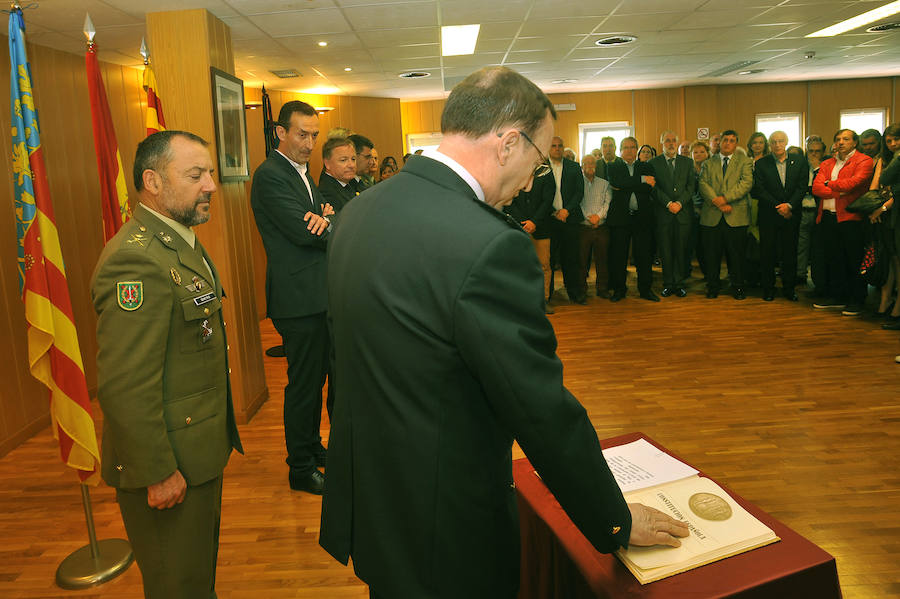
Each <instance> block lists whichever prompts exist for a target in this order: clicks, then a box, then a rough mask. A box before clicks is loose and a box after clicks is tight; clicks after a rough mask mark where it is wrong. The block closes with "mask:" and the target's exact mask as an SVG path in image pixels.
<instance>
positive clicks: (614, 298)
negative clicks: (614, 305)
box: [609, 291, 625, 302]
mask: <svg viewBox="0 0 900 599" xmlns="http://www.w3.org/2000/svg"><path fill="white" fill-rule="evenodd" d="M623 299H625V292H624V291H615V292H613V294H612V295H611V296H610V298H609V301H611V302H617V301H619V300H623Z"/></svg>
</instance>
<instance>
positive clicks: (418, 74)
mask: <svg viewBox="0 0 900 599" xmlns="http://www.w3.org/2000/svg"><path fill="white" fill-rule="evenodd" d="M397 77H400V78H401V79H421V78H422V77H431V73H429V72H427V71H407V72H406V73H400V74H399V75H397Z"/></svg>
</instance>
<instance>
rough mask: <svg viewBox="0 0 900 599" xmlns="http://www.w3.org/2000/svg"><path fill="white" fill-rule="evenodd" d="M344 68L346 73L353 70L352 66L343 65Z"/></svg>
mask: <svg viewBox="0 0 900 599" xmlns="http://www.w3.org/2000/svg"><path fill="white" fill-rule="evenodd" d="M344 70H345V71H347V72H348V73H349V72H350V71H352V70H353V67H344Z"/></svg>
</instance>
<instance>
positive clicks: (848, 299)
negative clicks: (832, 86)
mask: <svg viewBox="0 0 900 599" xmlns="http://www.w3.org/2000/svg"><path fill="white" fill-rule="evenodd" d="M834 142H835V145H836V152H835V155H834V156H833V157H831V158H829V159H828V160H825V161H824V162H822V165H821V166H820V167H819V174H817V175H816V178H815V180H814V181H813V188H812V191H813V195H815V196H816V197H818V198H821V201H820V202H819V213H818V215H817V217H816V225H817V226H818V227H820V229H819V232H820V234H821V235H822V240H823V242H824V246H825V270H826V274H827V279H826V288H825V291H826V295H827V296H828V297H829V299H825V300H822V301H819V302H816V303H815V304H813V307H814V308H818V309H833V310H842V312H841V313H842V314H844V315H845V316H857V315H858V314H860V313H861V312H862V308H863V304H864V303H865V301H866V291H867V289H866V282H865V281H864V280H863V278H862V277H861V276H860V274H859V264H860V262H861V261H862V257H863V216H862V215H861V214H854V213H851V212H847V206H848V205H850V204H851V203H852V202H853V200H855V199H856V198H858V197H859V196H861V195H862V194H864V193H865V192H866V191H867V190H868V189H869V184H870V183H871V181H872V171H873V166H872V159H871V158H869V157H868V156H866V155H865V154H863V153H862V152H858V151H857V150H856V146H857V144H858V143H859V136H858V135H857V134H856V132H855V131H851V130H850V129H841V130H840V131H838V132H837V133H835V135H834Z"/></svg>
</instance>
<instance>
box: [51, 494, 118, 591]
mask: <svg viewBox="0 0 900 599" xmlns="http://www.w3.org/2000/svg"><path fill="white" fill-rule="evenodd" d="M81 502H82V504H83V505H84V517H85V520H87V529H88V539H89V540H90V542H89V543H88V544H87V545H85V546H84V547H81V548H80V549H77V550H75V551H74V552H72V553H70V554H69V556H68V557H67V558H66V559H64V560H63V561H62V563H60V564H59V567H58V568H57V569H56V584H57V586H59V587H60V588H63V589H68V590H78V589H86V588H88V587H93V586H97V585H99V584H103V583H104V582H108V581H110V580H112V579H113V578H115V577H116V576H118V575H119V574H121V573H122V572H124V571H125V570H127V569H128V566H130V565H131V562H133V561H134V552H132V551H131V545H130V544H129V543H128V541H126V540H125V539H103V540H102V541H98V540H97V533H96V531H95V530H94V513H93V511H92V510H91V494H90V491H89V490H88V486H87V485H85V484H82V485H81Z"/></svg>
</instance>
